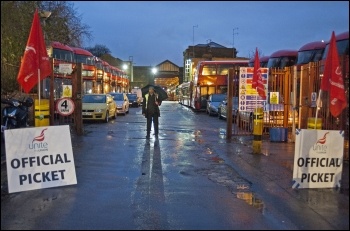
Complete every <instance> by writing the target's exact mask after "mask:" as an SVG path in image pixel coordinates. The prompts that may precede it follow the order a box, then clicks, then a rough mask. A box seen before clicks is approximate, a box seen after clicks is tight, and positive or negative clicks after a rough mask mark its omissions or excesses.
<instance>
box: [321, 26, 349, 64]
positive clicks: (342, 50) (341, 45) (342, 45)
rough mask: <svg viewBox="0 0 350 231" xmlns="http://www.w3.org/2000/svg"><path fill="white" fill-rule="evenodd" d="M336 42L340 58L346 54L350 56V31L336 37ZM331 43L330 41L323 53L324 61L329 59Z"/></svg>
mask: <svg viewBox="0 0 350 231" xmlns="http://www.w3.org/2000/svg"><path fill="white" fill-rule="evenodd" d="M335 40H336V43H337V49H338V54H339V55H340V56H342V55H345V54H347V55H348V54H349V31H347V32H343V33H341V34H338V35H336V36H335ZM329 42H330V41H328V42H327V45H326V48H325V50H324V52H323V56H322V59H326V57H327V53H328V49H329Z"/></svg>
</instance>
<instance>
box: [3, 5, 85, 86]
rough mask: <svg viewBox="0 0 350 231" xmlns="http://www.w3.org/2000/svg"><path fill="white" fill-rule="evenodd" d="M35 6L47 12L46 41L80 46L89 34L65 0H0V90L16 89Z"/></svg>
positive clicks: (44, 24) (71, 6)
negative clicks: (48, 12)
mask: <svg viewBox="0 0 350 231" xmlns="http://www.w3.org/2000/svg"><path fill="white" fill-rule="evenodd" d="M35 9H38V10H39V11H50V12H51V15H50V17H49V18H47V19H45V20H44V19H43V23H42V28H43V31H44V34H45V37H46V40H47V41H59V42H61V43H64V44H67V45H69V46H75V47H82V46H83V40H84V39H87V40H89V39H91V38H92V35H91V32H90V31H89V26H88V25H84V24H82V20H81V17H82V16H81V15H79V14H78V13H77V11H76V9H75V8H74V4H73V3H71V2H69V1H1V92H10V91H14V90H17V89H19V85H18V84H17V80H16V79H17V74H18V70H19V67H20V63H21V57H22V55H23V52H24V49H25V46H26V43H27V40H28V36H29V32H30V28H31V24H32V21H33V15H34V12H35Z"/></svg>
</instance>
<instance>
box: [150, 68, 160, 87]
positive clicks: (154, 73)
mask: <svg viewBox="0 0 350 231" xmlns="http://www.w3.org/2000/svg"><path fill="white" fill-rule="evenodd" d="M157 71H158V70H157V68H155V67H153V68H152V74H153V81H152V82H153V84H154V78H155V75H156V74H157ZM149 84H152V83H151V81H150V83H149Z"/></svg>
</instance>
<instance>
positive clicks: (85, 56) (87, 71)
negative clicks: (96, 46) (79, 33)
mask: <svg viewBox="0 0 350 231" xmlns="http://www.w3.org/2000/svg"><path fill="white" fill-rule="evenodd" d="M72 49H73V51H74V60H75V63H82V64H83V67H82V72H81V73H82V77H83V92H84V94H86V93H90V94H91V93H93V92H94V89H95V87H96V86H94V80H95V79H96V64H95V57H94V55H93V54H91V53H90V52H89V51H87V50H84V49H82V48H78V47H72Z"/></svg>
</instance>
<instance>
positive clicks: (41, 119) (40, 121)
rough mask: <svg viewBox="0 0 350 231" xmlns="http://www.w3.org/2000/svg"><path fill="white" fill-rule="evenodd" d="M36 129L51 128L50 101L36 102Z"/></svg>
mask: <svg viewBox="0 0 350 231" xmlns="http://www.w3.org/2000/svg"><path fill="white" fill-rule="evenodd" d="M34 110H35V115H34V118H35V127H42V126H50V104H49V100H48V99H41V100H40V105H39V100H38V99H36V100H35V101H34Z"/></svg>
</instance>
